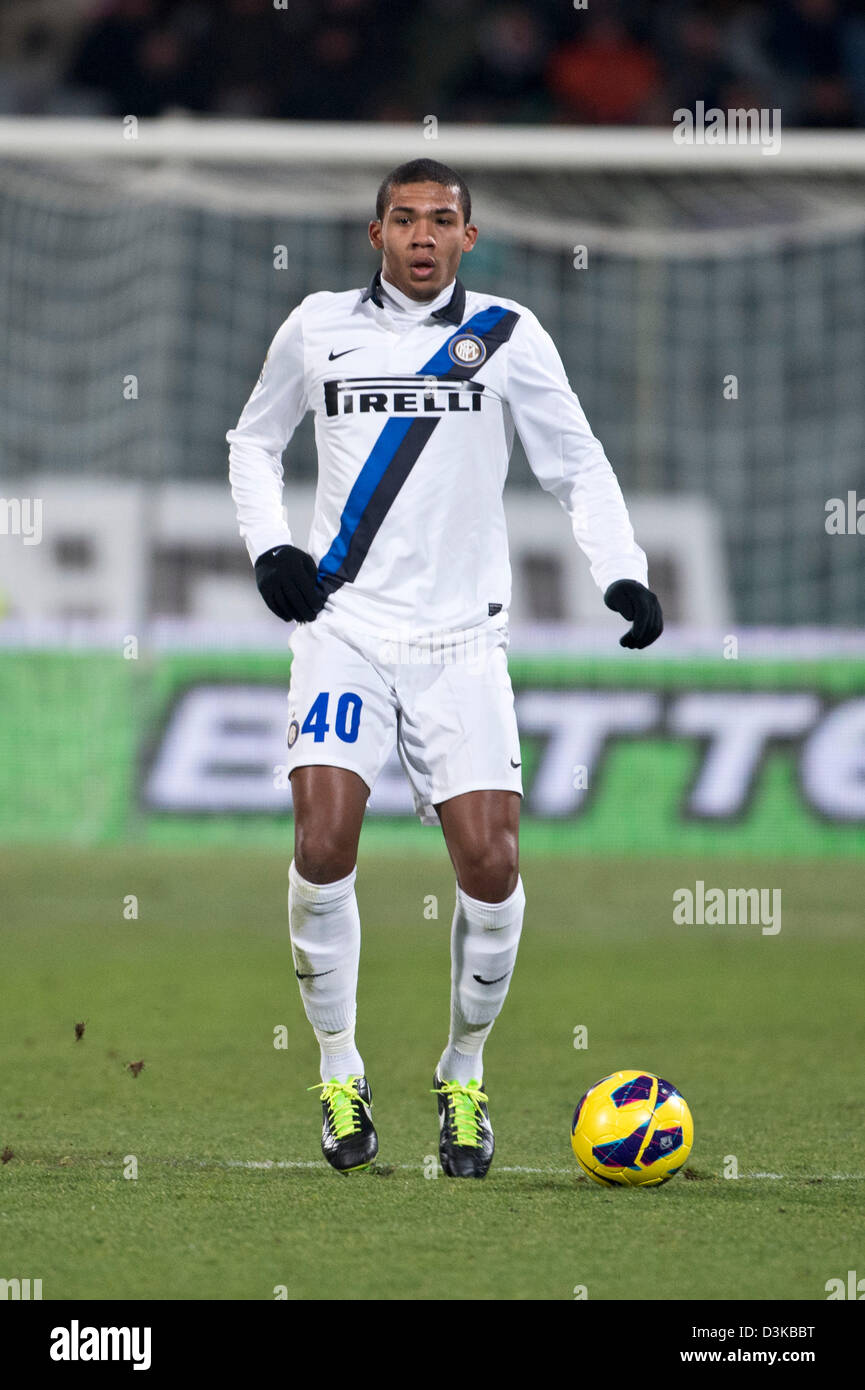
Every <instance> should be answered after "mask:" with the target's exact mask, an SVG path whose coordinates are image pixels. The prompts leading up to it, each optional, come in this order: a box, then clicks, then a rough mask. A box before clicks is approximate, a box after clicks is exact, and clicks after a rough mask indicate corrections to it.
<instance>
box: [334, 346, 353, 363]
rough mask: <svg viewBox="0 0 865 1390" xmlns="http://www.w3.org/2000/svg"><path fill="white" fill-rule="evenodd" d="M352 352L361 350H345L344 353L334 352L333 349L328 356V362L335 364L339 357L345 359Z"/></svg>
mask: <svg viewBox="0 0 865 1390" xmlns="http://www.w3.org/2000/svg"><path fill="white" fill-rule="evenodd" d="M350 352H360V348H359V347H353V348H345V349H344V351H343V352H334V350H333V348H331V350H330V352H329V353H328V354H327V360H328V362H335V361H336V359H337V358H338V357H345V356H347V354H348V353H350Z"/></svg>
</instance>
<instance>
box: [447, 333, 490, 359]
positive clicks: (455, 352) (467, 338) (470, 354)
mask: <svg viewBox="0 0 865 1390" xmlns="http://www.w3.org/2000/svg"><path fill="white" fill-rule="evenodd" d="M448 355H449V357H450V359H451V361H452V362H456V363H457V365H458V366H460V367H479V366H480V364H481V362H483V360H484V358H485V357H486V355H487V349H486V344H485V343H483V342H482V341H481V339H480V338H476V337H475V335H474V333H460V334H459V336H458V337H456V338H452V339H451V341H450V342H449V343H448Z"/></svg>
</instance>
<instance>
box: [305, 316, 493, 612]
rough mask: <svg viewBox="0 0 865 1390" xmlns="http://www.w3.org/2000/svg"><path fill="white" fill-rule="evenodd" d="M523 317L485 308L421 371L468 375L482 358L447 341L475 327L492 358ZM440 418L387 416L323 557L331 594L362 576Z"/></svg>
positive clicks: (321, 569)
mask: <svg viewBox="0 0 865 1390" xmlns="http://www.w3.org/2000/svg"><path fill="white" fill-rule="evenodd" d="M519 318H520V315H519V314H518V313H516V312H515V311H514V310H513V309H505V308H503V307H502V306H501V305H500V304H491V305H489V306H488V307H487V308H486V309H481V310H480V311H479V312H478V313H477V314H474V315H473V317H472V318H470V319H469V320H468V321H467V322H466V323H464V324H461V325H460V327H459V328H457V329H456V330H455V331H454V332H453V333H452V334H451V335H450V336H449V337H448V338H447V340H446V341H445V342H444V343H443V344H442V345H441V347H440V348H439V349H438V351H437V352H435V353H434V354H433V356H432V357H431V358H430V359H429V361H428V362H426V363H425V364H424V366H422V367H420V368H419V369H418V372H417V375H418V376H423V375H424V374H430V375H431V374H435V375H436V376H440V377H448V378H450V379H452V380H453V379H456V380H462V381H467V380H469V379H470V378H471V377H472V376H474V374H475V372H476V371H477V370H478V369H479V367H480V366H481V365H482V363H481V362H477V363H475V364H474V365H469V364H466V363H462V362H454V361H453V360H452V359H451V357H450V354H449V353H448V345H449V344H450V343H451V342H452V341H453V339H454V338H458V337H461V336H462V335H463V334H465V333H472V334H474V336H475V337H476V338H480V339H481V340H482V342H483V344H484V346H485V348H486V353H485V355H484V358H483V362H488V361H489V359H490V357H491V356H492V354H493V353H494V352H495V351H496V349H497V348H500V347H501V346H502V344H503V343H506V342H507V341H508V340H509V338H510V336H511V334H512V333H513V331H514V329H515V328H516V326H517V323H518V322H519ZM438 423H439V417H437V418H435V419H432V420H423V419H419V418H418V417H416V416H410V417H409V418H408V419H397V418H392V419H390V420H388V421H387V424H386V425H385V426H384V429H383V430H382V432H381V434H380V435H379V436H378V439H377V440H376V442H375V444H374V445H373V447H372V450H371V452H370V453H369V455H368V456H367V459H366V461H365V463H364V464H363V466H362V467H361V470H360V472H359V473H358V476H357V478H356V479H355V482H354V486H353V487H352V489H351V492H350V493H349V495H348V498H347V500H346V503H345V506H344V507H343V510H342V516H341V517H340V527H339V532H338V534H337V535H336V536H335V537H334V539H333V541H332V542H331V545H330V549H329V550H328V551H327V553H326V554H325V555H323V556H322V558H321V561H320V562H319V566H318V582H319V583H320V585H321V587H322V588H323V589H324V590H325V592H326V593H328V594H331V593H333V591H334V590H335V589H338V588H340V587H341V586H342V585H343V584H346V583H351V581H352V580H353V579H356V578H357V575H358V572H359V570H360V567H361V565H362V564H363V562H364V560H365V558H366V556H367V553H368V551H369V548H370V546H371V545H372V542H373V541H374V539H375V537H376V534H377V532H378V530H379V527H380V526H381V524H382V522H383V521H384V519H385V517H386V516H387V514H388V512H389V511H390V508H391V507H392V506H393V503H394V501H395V499H396V497H397V496H398V494H399V491H400V488H401V487H402V485H403V483H404V482H405V480H406V478H407V477H408V475H409V473H410V472H411V470H412V469H413V468H414V466H415V464H416V463H417V461H418V459H419V458H420V455H421V453H422V452H423V449H424V447H425V445H426V444H427V442H428V440H429V438H430V436H431V434H432V432H433V430H434V429H435V427H436V425H437V424H438Z"/></svg>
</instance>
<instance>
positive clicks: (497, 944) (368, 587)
mask: <svg viewBox="0 0 865 1390" xmlns="http://www.w3.org/2000/svg"><path fill="white" fill-rule="evenodd" d="M477 236H478V229H477V227H476V226H475V224H474V223H473V222H472V221H471V200H470V195H469V190H468V188H467V186H466V184H465V182H464V180H463V179H462V178H461V177H460V175H459V174H458V173H456V172H455V171H454V170H453V169H450V168H448V167H447V166H446V165H443V164H440V163H438V162H437V161H434V160H431V159H418V160H414V161H412V162H411V163H408V164H402V165H400V166H399V167H398V168H396V169H394V170H393V171H392V172H391V173H390V174H389V175H388V176H387V177H386V178H385V179H384V181H383V183H382V184H381V187H380V188H379V190H378V197H377V201H376V212H375V218H374V219H373V220H372V221H371V222H370V224H369V239H370V242H371V243H372V245H373V247H374V248H375V249H376V251H378V252H380V253H381V267H380V269H378V270H376V272H375V274H374V275H373V277H372V279H371V281H370V283H369V285H368V286H367V287H366V288H365V289H362V290H361V289H353V290H345V291H342V292H337V293H331V292H329V291H322V292H320V293H317V294H310V295H308V296H307V297H306V298H305V299H304V300H303V301H302V302H301V303H300V304H299V305H298V306H297V307H296V308H295V309H294V310H293V312H292V313H291V314H290V315H289V317H288V318H287V319H286V321H285V323H284V324H283V325H282V327H281V328H280V329H279V331H278V332H277V334H276V337H275V338H274V340H273V342H272V344H271V346H270V351H269V353H268V355H267V358H266V359H265V364H264V368H263V369H262V373H261V377H260V379H259V382H258V385H257V386H256V388H255V390H254V391H253V393H252V395H251V397H250V399H249V401H248V403H247V405H246V407H245V409H244V411H243V414H242V415H241V417H240V420H239V422H238V425H237V428H236V429H234V430H231V431H229V434H228V440H229V443H230V446H231V448H230V479H231V484H232V494H233V496H234V500H235V503H236V506H237V514H238V520H239V525H240V533H241V535H242V536H243V537H244V539H245V541H246V544H247V548H248V550H249V554H250V557H251V559H252V561H253V563H254V566H255V576H256V580H257V583H258V587H259V589H260V591H261V594H262V597H263V598H264V601H265V602H266V603H267V605H268V607H269V608H270V609H272V611H273V612H274V613H276V614H278V616H279V617H280V618H283V619H284V620H285V621H286V622H295V623H296V624H297V626H296V627H295V628H294V630H293V632H292V634H291V638H290V646H291V650H292V653H293V660H292V665H291V681H290V689H289V697H288V702H289V711H288V719H289V722H288V768H289V775H290V779H291V789H292V797H293V802H294V817H295V839H294V858H293V860H292V863H291V865H290V868H289V892H288V917H289V933H290V937H291V945H292V954H293V958H294V966H295V974H296V975H297V979H298V983H299V986H300V993H301V998H302V1001H303V1006H304V1009H305V1011H306V1015H307V1018H308V1019H309V1022H310V1023H311V1024H312V1027H313V1029H314V1031H315V1035H316V1038H317V1040H318V1043H319V1047H320V1054H321V1055H320V1064H321V1073H320V1074H321V1087H320V1090H321V1103H322V1113H323V1124H322V1149H323V1152H324V1154H325V1157H326V1158H327V1159H328V1161H329V1162H330V1163H331V1164H332V1165H333V1167H334V1168H336V1169H338V1170H339V1171H341V1172H348V1171H351V1170H353V1169H357V1168H364V1167H367V1166H368V1165H369V1163H370V1162H371V1160H372V1159H373V1158H374V1157H375V1155H376V1153H377V1151H378V1139H377V1136H376V1132H375V1128H374V1126H373V1122H372V1116H371V1093H370V1087H369V1083H368V1081H367V1079H366V1076H365V1069H364V1064H363V1059H362V1057H361V1054H360V1052H359V1051H358V1047H357V1043H356V1040H355V1021H356V998H355V996H356V988H357V978H358V966H359V958H360V919H359V916H358V908H357V900H356V897H355V876H356V872H357V868H356V865H357V848H358V842H359V838H360V832H361V825H362V822H363V817H364V811H365V809H366V802H367V798H368V796H369V794H370V790H371V789H372V787H373V786H374V784H375V782H376V779H377V777H378V775H379V773H380V772H381V770H382V767H383V766H384V764H385V762H386V761H387V759H388V757H389V755H390V753H391V751H392V749H393V747H394V744H396V747H397V749H398V752H399V757H400V760H401V762H402V765H403V768H404V770H405V772H406V775H407V777H408V779H409V782H410V785H411V788H412V792H413V796H414V803H415V808H416V810H417V812H418V813H419V815H420V818H421V821H422V823H423V824H428V825H435V824H440V825H441V828H442V832H443V834H444V837H445V841H446V844H447V848H448V852H449V854H450V858H451V861H452V863H453V866H454V869H455V872H456V880H457V883H456V907H455V911H454V916H453V925H452V930H451V1006H450V1032H449V1036H448V1039H447V1044H446V1046H445V1048H444V1051H443V1052H442V1054H441V1057H440V1059H439V1061H438V1064H437V1066H436V1070H435V1077H434V1081H433V1089H434V1091H435V1093H436V1095H437V1104H438V1113H439V1123H440V1140H439V1152H440V1156H441V1163H442V1168H443V1170H444V1172H445V1173H446V1174H448V1175H449V1176H450V1177H474V1178H482V1177H484V1176H485V1175H486V1172H487V1170H488V1168H489V1166H490V1162H491V1160H492V1156H493V1148H494V1140H493V1130H492V1126H491V1123H490V1118H489V1109H488V1104H487V1101H488V1097H487V1094H486V1092H485V1091H484V1090H483V1089H482V1086H483V1046H484V1042H485V1040H486V1038H487V1037H488V1036H489V1033H490V1030H491V1028H492V1026H493V1023H494V1021H495V1019H496V1018H497V1016H498V1014H499V1012H500V1010H501V1008H502V1005H503V1004H504V1001H505V996H506V994H507V990H508V985H509V983H510V980H511V976H512V973H513V970H514V966H515V962H516V956H517V946H518V944H519V939H520V932H521V929H522V923H523V911H524V907H525V894H524V892H523V884H522V880H521V878H520V874H519V861H518V833H519V808H520V799H521V797H522V781H521V775H520V763H521V757H520V746H519V738H518V733H517V725H516V719H515V715H514V700H513V691H512V688H511V682H510V677H509V674H508V668H507V658H506V651H507V646H508V627H507V618H508V604H509V602H510V584H511V578H510V567H509V563H508V551H507V532H506V528H505V516H504V510H503V506H502V490H503V487H504V482H505V476H506V473H507V467H508V459H509V456H510V451H511V444H512V440H513V430H514V426H516V429H517V431H518V432H519V435H520V438H521V440H522V442H523V445H524V447H525V451H526V454H527V456H528V459H529V463H530V465H531V467H532V470H533V471H534V473H535V475H536V477H537V478H538V481H539V482H540V484H541V486H542V487H543V488H545V489H546V490H547V491H548V492H551V493H552V494H553V495H554V496H555V497H556V498H557V499H558V501H559V502H560V503H561V505H562V506H563V507H564V509H565V511H566V512H567V513H568V515H569V517H570V519H571V523H572V526H573V531H574V536H575V538H576V540H577V542H578V543H579V545H580V546H581V547H582V549H583V550H584V551H585V553H586V555H587V556H588V558H589V561H590V564H591V571H592V575H593V576H594V579H595V581H596V583H597V584H598V586H599V588H600V589H601V591H602V593H603V595H604V601H605V603H606V604H607V606H608V607H609V608H612V609H614V610H615V611H616V612H618V613H620V614H621V615H622V616H623V617H624V618H625V619H626V620H627V621H628V622H630V623H631V626H630V628H629V630H628V631H627V632H626V633H625V634H624V635H623V636H622V637H621V639H620V640H621V643H622V645H623V646H625V647H646V646H648V645H649V643H651V642H654V641H655V639H656V638H657V637H658V636H659V634H660V632H661V630H662V627H663V620H662V617H661V610H660V606H659V603H658V600H657V598H656V597H655V595H654V594H653V593H651V591H650V590H649V589H648V587H647V572H646V557H645V555H644V553H643V551H642V550H641V549H640V548H639V546H638V545H637V544H636V543H635V540H634V534H633V531H632V528H631V524H630V521H629V519H628V513H627V510H626V508H625V503H624V501H623V498H622V494H621V491H620V489H619V485H618V483H617V481H616V477H615V475H614V473H613V470H612V468H611V466H610V463H609V461H608V460H607V458H606V456H605V454H604V451H603V448H602V447H601V445H600V443H599V441H598V440H597V439H596V438H595V436H594V435H593V434H592V432H591V429H590V428H589V425H588V422H587V421H586V418H585V415H584V414H583V411H582V408H581V406H580V403H579V401H578V400H577V397H576V396H575V395H574V393H573V391H572V390H571V388H570V386H569V384H568V380H567V377H566V375H565V371H564V368H563V366H562V362H561V359H560V358H559V355H558V353H557V351H556V348H555V346H554V344H553V342H552V339H551V338H550V337H549V335H548V334H547V333H546V332H545V331H544V329H543V328H542V327H541V325H540V323H539V322H538V320H537V319H536V318H535V316H534V314H533V313H532V312H531V310H529V309H527V308H525V307H524V306H523V305H522V304H518V303H517V302H515V301H514V300H512V299H507V298H504V297H502V296H500V295H488V294H478V293H475V292H474V291H469V290H467V289H466V288H465V287H464V286H463V284H462V283H461V281H460V280H459V278H458V276H457V271H458V269H459V265H460V260H461V258H462V256H463V255H464V254H465V253H467V252H470V251H471V250H472V247H473V246H474V244H475V241H476V240H477ZM309 410H311V411H312V412H313V414H314V417H315V437H316V445H317V451H318V466H319V471H318V486H317V490H316V498H315V513H314V517H313V523H312V529H311V531H310V535H309V538H308V542H307V545H306V548H305V549H304V548H301V547H299V546H298V545H296V544H295V542H294V539H293V537H292V533H291V530H290V529H289V526H288V525H287V523H286V520H285V517H284V514H283V511H282V478H283V470H282V453H283V450H284V449H285V447H286V445H287V443H288V441H289V440H290V439H291V436H292V434H293V432H294V430H295V428H296V427H297V425H298V422H299V421H300V420H301V419H302V417H303V416H304V414H305V413H306V412H307V411H309ZM312 1089H319V1088H317V1087H316V1088H312Z"/></svg>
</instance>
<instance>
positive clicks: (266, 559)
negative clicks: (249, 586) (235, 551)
mask: <svg viewBox="0 0 865 1390" xmlns="http://www.w3.org/2000/svg"><path fill="white" fill-rule="evenodd" d="M316 574H317V570H316V567H315V561H314V560H313V558H312V556H311V555H307V553H306V551H305V550H299V549H298V548H297V546H296V545H277V546H274V548H273V550H265V552H264V554H263V555H259V557H258V559H257V560H256V562H255V582H256V584H257V585H258V591H259V593H260V594H261V597H262V598H263V599H264V601H265V603H266V604H267V606H268V608H269V609H270V611H271V613H275V614H276V616H277V617H278V618H282V619H283V620H284V621H285V622H287V623H290V622H298V623H311V622H312V620H313V618H314V617H315V616H316V614H317V613H320V612H321V610H322V608H323V607H324V605H325V603H326V602H327V594H326V593H325V592H324V590H323V589H320V588H319V587H318V585H317V584H316V580H315V577H316Z"/></svg>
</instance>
